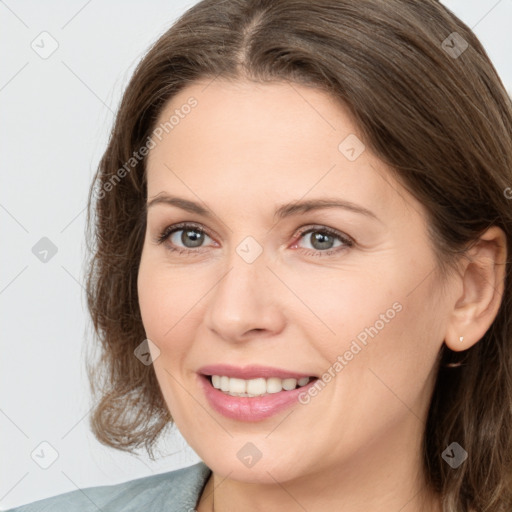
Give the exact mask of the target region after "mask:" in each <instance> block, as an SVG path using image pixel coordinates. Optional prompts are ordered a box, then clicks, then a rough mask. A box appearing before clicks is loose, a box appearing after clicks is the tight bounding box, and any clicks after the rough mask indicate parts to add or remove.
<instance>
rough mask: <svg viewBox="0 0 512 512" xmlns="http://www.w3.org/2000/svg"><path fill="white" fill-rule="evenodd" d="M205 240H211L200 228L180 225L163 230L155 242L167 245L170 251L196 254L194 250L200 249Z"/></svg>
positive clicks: (184, 224) (191, 225) (192, 225)
mask: <svg viewBox="0 0 512 512" xmlns="http://www.w3.org/2000/svg"><path fill="white" fill-rule="evenodd" d="M206 238H209V239H210V240H211V238H210V237H209V236H208V235H207V234H206V232H205V231H204V229H202V228H201V227H200V226H197V225H196V224H189V223H181V224H175V225H174V226H169V227H167V228H165V229H164V231H163V232H162V233H161V234H160V235H159V236H158V237H157V239H156V240H155V241H156V243H158V244H162V243H164V242H165V243H167V246H168V247H167V248H168V249H169V250H170V251H178V252H188V251H190V252H197V251H194V249H197V248H201V247H202V244H203V242H204V241H205V239H206Z"/></svg>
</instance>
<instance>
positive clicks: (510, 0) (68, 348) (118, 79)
mask: <svg viewBox="0 0 512 512" xmlns="http://www.w3.org/2000/svg"><path fill="white" fill-rule="evenodd" d="M194 3H195V2H194V1H191V2H184V1H180V0H176V1H163V0H151V1H149V2H135V1H133V0H131V1H123V2H122V1H120V0H109V1H108V2H105V1H103V2H99V1H98V0H89V1H84V0H74V1H67V2H57V1H55V0H53V1H47V2H44V4H43V3H41V2H36V1H35V0H32V1H29V0H27V1H18V2H16V1H15V0H7V1H1V0H0V20H1V30H0V54H1V59H2V66H1V68H0V109H1V119H2V122H1V124H0V130H1V137H0V141H1V142H0V144H1V147H0V155H1V160H0V165H1V169H2V186H1V188H0V222H1V232H2V237H1V247H2V251H1V255H2V264H1V266H0V270H1V274H0V307H1V308H2V315H1V328H2V331H1V332H2V337H1V344H2V345H1V357H2V359H1V361H2V366H1V370H0V379H1V381H0V382H1V386H0V393H1V395H0V432H1V435H0V449H1V456H0V460H1V461H2V466H1V472H0V507H2V509H7V508H11V507H13V506H16V505H20V504H23V503H28V502H31V501H34V500H37V499H41V498H44V497H47V496H53V495H56V494H60V493H63V492H66V491H71V490H75V489H77V488H84V487H89V486H93V485H107V484H114V483H118V482H122V481H126V480H130V479H133V478H137V477H142V476H147V475H151V474H154V473H161V472H164V471H169V470H172V469H176V468H179V467H184V466H188V465H190V464H193V463H195V462H197V461H198V460H199V458H198V457H197V455H196V454H195V453H194V452H193V451H192V450H191V449H190V448H189V447H188V446H187V444H186V442H185V441H184V439H183V437H182V436H181V435H180V434H179V432H177V431H174V432H172V433H171V434H170V435H169V436H168V437H167V438H166V439H165V440H163V442H162V443H161V444H160V453H162V457H161V458H160V459H158V460H157V461H155V462H153V461H151V460H149V459H148V458H147V456H145V455H144V454H142V455H141V456H140V457H138V458H137V457H134V456H131V455H128V454H125V453H123V452H119V451H116V450H113V449H109V448H106V447H104V446H103V445H101V444H100V443H99V442H98V441H96V439H95V438H94V437H93V435H92V433H91V432H90V431H89V428H88V417H87V415H88V411H89V407H90V402H89V391H88V390H89V388H88V382H87V378H86V374H85V368H84V357H85V350H86V349H85V343H90V335H89V332H90V331H89V330H88V329H89V328H90V323H89V319H88V317H87V313H86V309H85V296H84V290H83V284H82V283H83V276H84V266H83V261H84V254H85V245H84V228H85V205H86V199H87V193H88V187H89V184H90V181H91V179H92V175H93V172H94V170H95V168H96V166H97V164H98V161H99V159H100V157H101V154H102V152H103V151H104V149H105V146H106V141H107V137H108V133H109V130H110V127H111V124H112V121H113V114H114V112H115V111H116V108H117V105H118V103H119V101H120V97H121V94H122V92H123V89H124V87H125V86H126V84H127V81H128V79H129V77H130V76H131V73H132V72H133V70H134V67H135V65H136V64H137V62H138V61H139V59H140V57H141V56H142V55H143V53H144V52H145V51H146V50H147V49H148V47H149V45H150V44H151V43H152V42H154V41H155V40H156V39H157V38H158V36H160V35H161V34H162V33H163V32H165V30H167V29H168V28H169V26H170V25H171V24H172V23H173V21H174V20H175V19H176V18H177V17H178V16H179V15H181V14H182V13H183V12H184V11H185V10H186V9H187V8H188V7H190V6H191V5H193V4H194ZM444 3H445V4H446V5H447V6H448V7H450V8H451V9H452V10H453V11H454V12H455V13H456V14H457V15H458V16H459V17H460V18H461V19H462V20H463V21H465V22H466V23H467V24H468V25H469V26H470V27H472V28H473V29H474V31H475V32H476V34H477V36H478V37H479V38H480V40H481V41H482V43H483V44H484V46H485V48H486V49H487V51H488V53H489V55H490V57H491V59H492V60H493V62H494V64H495V66H496V67H497V69H498V72H499V73H500V75H501V77H502V79H503V81H504V83H505V84H506V86H507V88H508V90H509V91H512V64H511V63H512V58H511V56H512V38H511V36H510V32H509V31H510V26H511V23H512V0H500V1H496V0H490V1H487V0H446V1H445V2H444ZM42 32H46V33H47V34H42V35H41V33H42ZM56 45H58V47H56V49H55V51H54V52H53V53H52V54H51V55H50V56H47V55H46V54H45V52H50V51H51V50H52V49H53V46H56ZM43 57H46V58H43ZM43 237H46V238H48V239H49V240H50V241H51V244H50V243H49V242H48V241H43V242H41V241H40V240H41V239H42V238H43ZM36 244H38V245H36ZM41 244H42V245H41ZM34 246H36V249H34V251H33V247H34ZM52 247H53V252H55V250H56V251H57V252H56V253H55V254H52ZM44 250H48V251H49V252H48V253H47V254H46V253H44ZM41 251H43V252H41ZM34 252H35V253H36V254H34ZM37 253H38V254H39V257H38V256H37ZM40 258H43V260H44V259H46V261H41V260H40ZM41 443H45V444H42V445H41ZM46 443H49V445H51V447H50V446H49V445H48V444H46ZM54 450H55V451H54ZM57 454H58V457H57V458H56V459H55V461H54V462H53V463H52V460H53V458H55V455H57ZM50 463H51V465H49V467H47V468H46V469H44V467H41V466H45V465H48V464H50Z"/></svg>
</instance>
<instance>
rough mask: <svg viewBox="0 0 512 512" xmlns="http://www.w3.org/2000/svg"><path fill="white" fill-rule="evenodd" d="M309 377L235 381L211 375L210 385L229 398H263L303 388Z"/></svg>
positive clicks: (230, 378)
mask: <svg viewBox="0 0 512 512" xmlns="http://www.w3.org/2000/svg"><path fill="white" fill-rule="evenodd" d="M309 380H310V379H309V377H303V378H301V379H298V380H297V379H279V378H277V377H270V378H268V379H264V378H262V377H260V378H257V379H249V380H244V379H237V378H235V377H226V376H225V375H212V385H213V387H214V388H216V389H220V390H221V391H224V392H225V393H227V394H229V395H231V396H245V397H254V396H263V395H266V394H269V393H279V392H280V391H282V390H283V389H284V390H285V391H291V390H292V389H295V388H296V387H297V384H298V385H299V387H301V386H305V385H306V384H307V383H308V382H309Z"/></svg>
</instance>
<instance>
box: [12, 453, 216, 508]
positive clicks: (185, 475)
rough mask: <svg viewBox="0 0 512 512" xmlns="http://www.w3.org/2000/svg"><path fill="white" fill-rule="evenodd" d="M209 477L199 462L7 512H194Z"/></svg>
mask: <svg viewBox="0 0 512 512" xmlns="http://www.w3.org/2000/svg"><path fill="white" fill-rule="evenodd" d="M210 475H211V469H210V468H208V466H206V464H204V462H202V461H201V462H198V463H197V464H194V465H193V466H189V467H186V468H181V469H177V470H175V471H169V472H167V473H160V474H158V475H151V476H146V477H143V478H137V479H136V480H129V481H128V482H123V483H121V484H115V485H102V486H98V487H88V488H85V489H80V490H76V491H70V492H67V493H64V494H59V495H58V496H53V497H51V498H45V499H43V500H39V501H35V502H33V503H29V504H28V505H22V506H21V507H16V508H13V509H10V510H8V511H7V512H121V511H123V512H194V511H195V507H196V505H197V502H198V501H199V498H200V496H201V493H202V491H203V488H204V486H205V485H206V481H207V480H208V478H209V476H210Z"/></svg>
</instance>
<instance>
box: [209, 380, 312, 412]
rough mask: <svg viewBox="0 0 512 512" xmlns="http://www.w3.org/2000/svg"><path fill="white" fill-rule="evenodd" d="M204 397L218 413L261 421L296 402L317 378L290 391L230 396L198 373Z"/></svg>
mask: <svg viewBox="0 0 512 512" xmlns="http://www.w3.org/2000/svg"><path fill="white" fill-rule="evenodd" d="M199 380H200V381H201V385H202V386H203V390H204V393H205V395H206V398H207V400H208V402H209V403H210V405H211V406H212V408H213V409H215V410H216V411H217V412H218V413H220V414H222V415H224V416H226V417H228V418H232V419H235V420H239V421H261V420H264V419H266V418H269V417H270V416H273V415H274V414H277V413H278V412H281V411H283V410H284V409H287V408H288V407H290V406H292V405H293V404H295V403H298V397H299V395H300V394H301V393H303V392H305V391H306V392H307V390H308V389H309V388H310V387H311V386H313V385H314V384H315V382H316V381H317V380H318V379H314V380H312V381H311V382H308V384H306V385H305V386H302V387H300V388H296V389H292V390H291V391H284V390H283V391H279V393H271V394H269V395H266V396H261V397H245V396H231V395H227V394H226V393H224V392H222V391H220V390H219V389H216V388H214V387H213V386H212V384H211V383H210V380H209V378H208V377H206V376H204V375H199Z"/></svg>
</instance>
